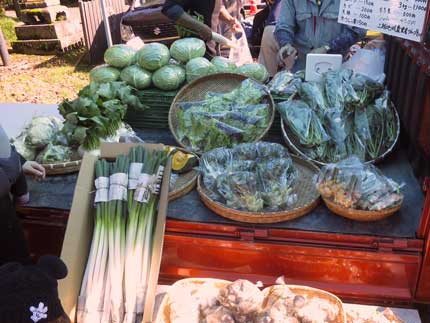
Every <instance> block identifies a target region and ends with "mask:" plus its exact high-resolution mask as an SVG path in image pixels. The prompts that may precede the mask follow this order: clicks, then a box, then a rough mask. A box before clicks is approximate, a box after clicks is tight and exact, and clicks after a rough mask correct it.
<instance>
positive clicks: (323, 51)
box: [310, 46, 327, 54]
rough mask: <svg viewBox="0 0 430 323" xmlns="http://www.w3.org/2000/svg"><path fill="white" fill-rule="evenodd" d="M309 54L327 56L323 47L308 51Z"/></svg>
mask: <svg viewBox="0 0 430 323" xmlns="http://www.w3.org/2000/svg"><path fill="white" fill-rule="evenodd" d="M310 54H327V49H326V48H325V47H324V46H322V47H318V48H314V49H312V50H311V51H310Z"/></svg>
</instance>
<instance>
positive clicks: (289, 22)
mask: <svg viewBox="0 0 430 323" xmlns="http://www.w3.org/2000/svg"><path fill="white" fill-rule="evenodd" d="M339 6H340V0H282V2H281V9H280V15H279V20H278V22H277V23H276V26H267V27H266V28H265V29H264V33H263V39H262V46H261V51H260V55H259V62H260V63H261V64H263V65H265V66H266V68H267V70H268V71H269V74H270V75H272V76H273V75H274V74H276V72H277V71H278V68H279V67H280V66H283V67H285V68H286V69H288V70H292V71H293V72H294V71H297V70H302V69H304V68H305V64H306V55H307V54H309V53H316V54H326V53H327V54H344V53H346V52H347V51H348V49H349V48H350V47H351V46H352V45H353V44H355V43H356V42H358V41H359V40H361V39H363V38H364V37H365V35H366V31H365V30H364V29H360V28H355V27H350V26H347V25H343V24H340V23H338V22H337V19H338V15H339Z"/></svg>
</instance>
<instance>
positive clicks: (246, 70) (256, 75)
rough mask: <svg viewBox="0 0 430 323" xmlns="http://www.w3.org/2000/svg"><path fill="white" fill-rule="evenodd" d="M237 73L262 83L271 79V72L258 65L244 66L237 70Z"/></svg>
mask: <svg viewBox="0 0 430 323" xmlns="http://www.w3.org/2000/svg"><path fill="white" fill-rule="evenodd" d="M237 72H238V73H239V74H243V75H245V76H246V77H249V78H252V79H254V80H256V81H259V82H262V83H264V82H266V81H267V79H268V78H269V72H267V70H266V68H265V67H264V65H261V64H258V63H250V64H244V65H242V66H240V67H239V68H238V69H237Z"/></svg>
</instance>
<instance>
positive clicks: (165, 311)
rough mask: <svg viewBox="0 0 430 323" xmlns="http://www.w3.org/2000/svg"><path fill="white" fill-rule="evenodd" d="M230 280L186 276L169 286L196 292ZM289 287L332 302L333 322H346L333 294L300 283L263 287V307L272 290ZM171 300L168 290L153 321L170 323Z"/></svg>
mask: <svg viewBox="0 0 430 323" xmlns="http://www.w3.org/2000/svg"><path fill="white" fill-rule="evenodd" d="M230 283H231V282H230V281H228V280H222V279H213V278H187V279H182V280H179V281H177V282H176V283H174V284H173V285H172V287H171V288H187V289H188V288H191V291H192V292H197V291H198V290H199V288H202V286H203V285H207V284H209V285H212V286H213V287H215V288H217V289H222V288H224V287H226V286H227V285H228V284H230ZM285 288H289V289H290V290H291V291H292V292H293V293H294V294H297V295H302V296H304V297H306V298H313V297H318V298H321V299H324V300H327V301H329V302H330V303H332V304H334V305H335V306H336V307H337V308H338V309H339V313H338V315H337V317H336V319H335V321H333V323H345V322H346V315H345V310H344V308H343V303H342V301H341V300H340V299H339V298H338V297H337V296H335V295H333V294H331V293H328V292H326V291H323V290H320V289H316V288H311V287H307V286H300V285H274V286H271V287H267V288H265V289H264V290H263V291H262V293H263V295H264V301H263V304H262V305H263V307H264V305H265V304H266V303H267V300H268V297H269V296H270V294H271V293H272V292H273V291H274V290H279V289H285ZM172 301H174V298H173V295H170V294H169V292H167V294H166V295H164V297H163V300H162V301H161V304H160V306H159V309H158V311H157V315H156V318H155V321H154V323H172V320H171V318H170V316H171V313H172V309H171V304H172ZM190 323H197V322H190Z"/></svg>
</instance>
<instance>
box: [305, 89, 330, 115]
mask: <svg viewBox="0 0 430 323" xmlns="http://www.w3.org/2000/svg"><path fill="white" fill-rule="evenodd" d="M298 92H299V94H300V97H301V99H302V100H303V101H305V102H306V103H307V104H308V105H309V106H310V107H311V108H312V109H313V110H315V111H319V110H322V111H324V110H327V109H328V108H329V107H330V106H329V105H328V103H327V102H326V100H325V98H324V90H323V88H322V87H321V84H319V83H312V82H302V83H301V84H300V86H299V87H298Z"/></svg>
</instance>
